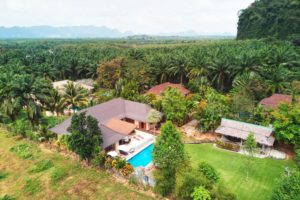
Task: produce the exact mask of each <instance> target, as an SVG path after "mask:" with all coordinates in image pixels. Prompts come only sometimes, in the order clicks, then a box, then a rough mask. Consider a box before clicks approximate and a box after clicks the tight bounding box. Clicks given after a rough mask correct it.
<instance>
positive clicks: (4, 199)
mask: <svg viewBox="0 0 300 200" xmlns="http://www.w3.org/2000/svg"><path fill="white" fill-rule="evenodd" d="M14 199H16V198H13V197H11V196H9V195H7V194H5V195H4V196H2V197H0V200H14Z"/></svg>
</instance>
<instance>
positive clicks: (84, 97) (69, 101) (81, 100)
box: [63, 82, 89, 110]
mask: <svg viewBox="0 0 300 200" xmlns="http://www.w3.org/2000/svg"><path fill="white" fill-rule="evenodd" d="M63 100H64V101H65V102H66V105H68V106H71V109H72V110H76V109H78V108H80V107H82V106H85V105H87V104H88V102H89V98H88V91H87V90H86V89H84V88H82V87H80V86H78V85H76V84H74V83H73V82H68V84H67V85H65V91H64V95H63Z"/></svg>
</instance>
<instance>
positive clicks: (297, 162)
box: [295, 148, 300, 169]
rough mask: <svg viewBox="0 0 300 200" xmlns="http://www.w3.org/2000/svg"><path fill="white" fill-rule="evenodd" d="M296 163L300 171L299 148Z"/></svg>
mask: <svg viewBox="0 0 300 200" xmlns="http://www.w3.org/2000/svg"><path fill="white" fill-rule="evenodd" d="M295 161H296V164H297V166H298V168H299V169H300V148H298V149H297V150H296V156H295Z"/></svg>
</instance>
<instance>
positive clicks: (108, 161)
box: [104, 157, 113, 169]
mask: <svg viewBox="0 0 300 200" xmlns="http://www.w3.org/2000/svg"><path fill="white" fill-rule="evenodd" d="M112 162H113V159H112V158H111V157H107V158H106V161H105V164H104V167H105V169H111V168H112V167H113V166H112Z"/></svg>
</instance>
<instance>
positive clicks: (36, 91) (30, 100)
mask: <svg viewBox="0 0 300 200" xmlns="http://www.w3.org/2000/svg"><path fill="white" fill-rule="evenodd" d="M50 89H51V84H50V83H49V82H48V81H46V80H45V79H43V78H36V77H34V76H32V75H28V74H22V75H16V76H15V78H14V81H12V86H11V95H12V98H14V99H17V98H18V99H20V102H21V105H22V106H25V107H26V111H27V118H28V120H29V121H30V123H31V125H32V126H33V125H35V124H38V123H39V119H40V118H41V106H42V105H43V103H44V102H45V99H46V97H47V95H48V94H49V91H50Z"/></svg>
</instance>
